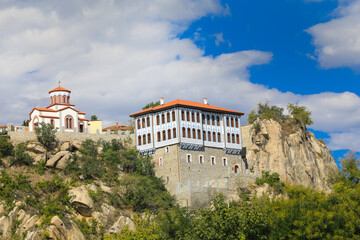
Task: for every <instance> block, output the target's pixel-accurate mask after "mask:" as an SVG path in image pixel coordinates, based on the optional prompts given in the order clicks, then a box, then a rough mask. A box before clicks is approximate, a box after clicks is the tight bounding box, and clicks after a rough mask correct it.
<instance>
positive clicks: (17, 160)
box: [10, 143, 34, 166]
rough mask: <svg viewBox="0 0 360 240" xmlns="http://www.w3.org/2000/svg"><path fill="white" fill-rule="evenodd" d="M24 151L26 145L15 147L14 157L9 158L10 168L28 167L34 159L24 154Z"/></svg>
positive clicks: (20, 144)
mask: <svg viewBox="0 0 360 240" xmlns="http://www.w3.org/2000/svg"><path fill="white" fill-rule="evenodd" d="M26 150H27V147H26V143H19V144H18V145H17V146H16V147H15V151H14V156H12V157H10V166H13V165H17V166H22V165H27V166H30V165H31V164H32V163H33V162H34V159H33V158H32V157H31V156H30V155H29V154H28V153H27V152H26Z"/></svg>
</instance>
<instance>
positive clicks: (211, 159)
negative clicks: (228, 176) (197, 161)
mask: <svg viewBox="0 0 360 240" xmlns="http://www.w3.org/2000/svg"><path fill="white" fill-rule="evenodd" d="M213 160H214V161H213ZM210 163H211V165H216V158H215V156H211V157H210Z"/></svg>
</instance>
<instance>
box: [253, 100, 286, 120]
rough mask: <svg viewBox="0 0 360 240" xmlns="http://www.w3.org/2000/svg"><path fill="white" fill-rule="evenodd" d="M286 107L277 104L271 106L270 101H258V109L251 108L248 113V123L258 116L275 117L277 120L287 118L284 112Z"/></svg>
mask: <svg viewBox="0 0 360 240" xmlns="http://www.w3.org/2000/svg"><path fill="white" fill-rule="evenodd" d="M283 112H284V109H283V108H280V107H277V106H275V105H273V106H270V105H269V102H265V103H264V104H263V103H258V104H257V107H256V109H254V110H251V111H250V112H249V114H248V118H247V121H248V123H253V122H254V121H255V120H256V119H257V118H260V119H274V120H276V121H282V120H284V118H285V115H284V114H283Z"/></svg>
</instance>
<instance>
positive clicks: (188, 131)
mask: <svg viewBox="0 0 360 240" xmlns="http://www.w3.org/2000/svg"><path fill="white" fill-rule="evenodd" d="M187 135H188V136H187V137H188V138H191V130H190V128H188V129H187Z"/></svg>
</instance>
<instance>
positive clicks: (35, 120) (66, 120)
mask: <svg viewBox="0 0 360 240" xmlns="http://www.w3.org/2000/svg"><path fill="white" fill-rule="evenodd" d="M70 94H71V91H70V90H68V89H66V88H63V87H61V86H60V84H59V86H58V87H57V88H54V89H53V90H51V91H49V95H50V105H49V106H48V107H45V108H39V107H35V108H34V109H33V110H32V111H31V112H30V120H29V131H30V132H34V131H35V128H36V127H38V126H39V125H40V123H42V122H43V123H49V124H50V125H51V126H53V127H54V128H55V129H57V130H58V131H60V132H80V133H82V132H84V133H87V132H88V130H89V126H88V124H89V120H88V119H87V118H86V117H85V114H86V113H84V112H82V111H78V110H76V109H75V105H74V104H71V103H70Z"/></svg>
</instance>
